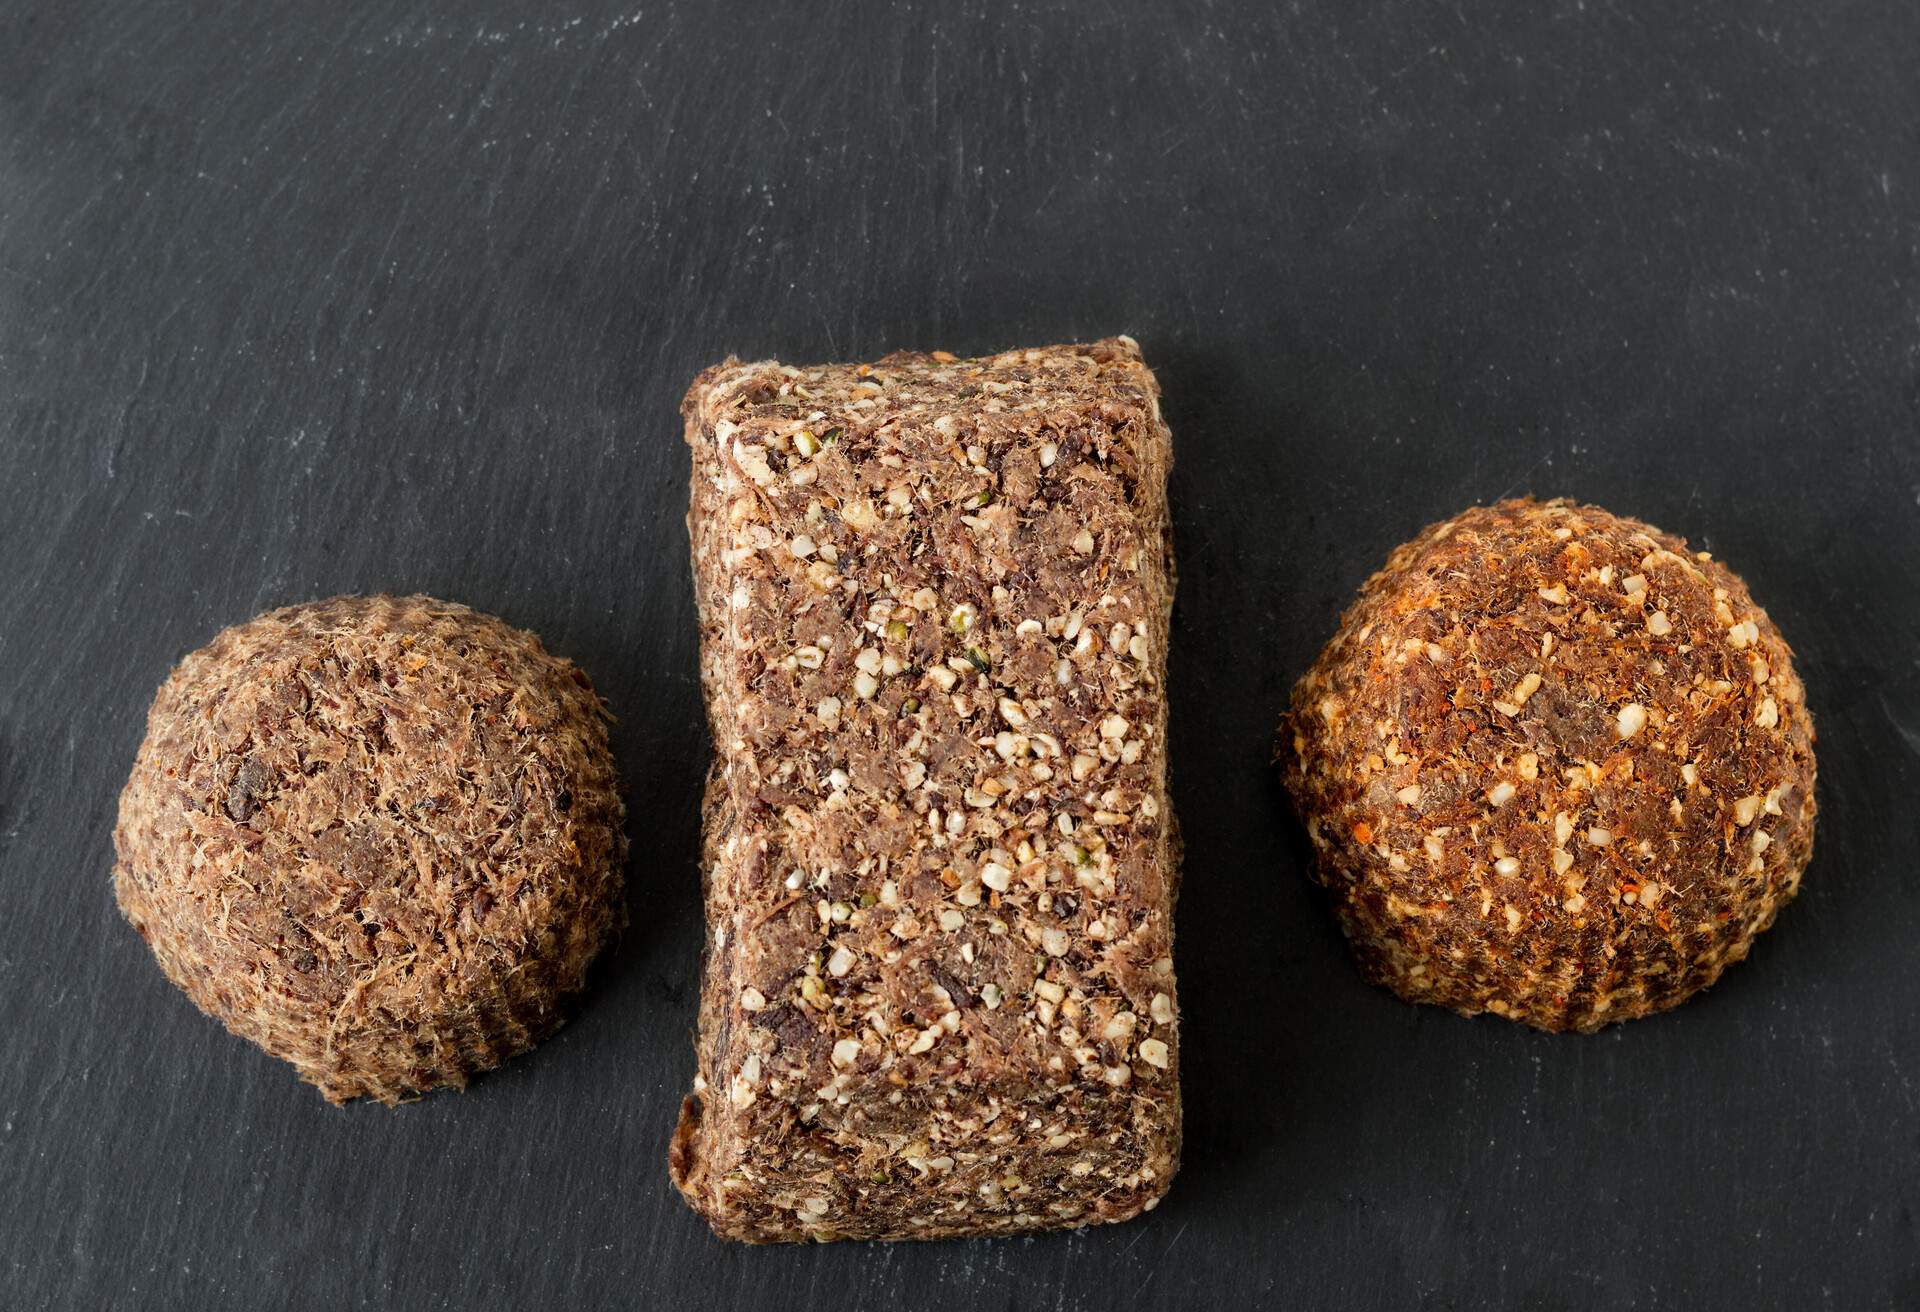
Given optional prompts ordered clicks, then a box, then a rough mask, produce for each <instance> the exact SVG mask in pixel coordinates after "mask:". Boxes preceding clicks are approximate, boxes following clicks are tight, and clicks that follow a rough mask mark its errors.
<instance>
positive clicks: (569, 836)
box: [114, 597, 626, 1103]
mask: <svg viewBox="0 0 1920 1312" xmlns="http://www.w3.org/2000/svg"><path fill="white" fill-rule="evenodd" d="M605 720H606V717H605V712H604V710H603V709H602V706H601V703H600V699H599V698H598V697H597V696H596V695H595V694H594V691H593V688H592V686H591V685H590V684H589V683H588V682H587V679H586V676H585V675H583V674H581V673H580V672H579V671H578V670H576V669H575V668H574V667H573V666H572V665H570V664H569V663H568V662H566V661H564V660H560V659H557V658H555V657H553V656H550V655H548V654H547V652H546V650H545V649H544V648H543V647H542V646H541V645H540V641H539V639H538V638H535V637H534V636H533V635H532V634H530V633H526V632H523V631H521V630H519V629H515V628H511V627H509V626H508V625H506V624H504V623H502V622H501V621H499V620H497V619H494V618H493V617H491V616H488V615H482V614H479V613H477V612H475V611H472V610H469V609H467V608H466V607H464V606H457V605H453V604H450V603H447V602H441V601H434V600H432V599H431V598H427V597H406V598H392V597H371V598H362V597H336V598H333V599H331V600H328V601H320V602H313V603H310V604H307V605H302V606H293V607H289V608H287V609H285V610H277V611H273V612H270V613H269V614H266V615H262V616H260V617H258V618H256V619H253V620H250V621H248V622H247V623H245V624H242V625H238V626H236V627H234V628H231V629H228V630H226V631H225V632H223V633H221V634H220V635H219V636H218V637H216V638H215V639H214V640H213V641H212V642H211V643H209V644H208V645H207V646H205V647H203V648H201V649H200V650H199V651H196V652H194V653H193V654H192V655H190V656H188V657H187V658H186V659H185V660H183V661H182V662H181V663H180V665H179V667H178V668H176V669H175V670H174V671H173V674H172V676H171V677H169V678H168V680H167V681H166V683H165V684H164V685H163V686H162V687H161V689H160V692H159V695H158V696H157V697H156V698H155V699H154V703H153V709H152V711H151V713H150V715H149V717H148V723H147V737H146V741H145V742H144V743H143V744H142V745H141V747H140V753H139V756H138V758H137V760H136V761H135V763H134V767H133V773H132V776H131V777H130V778H129V779H128V781H127V786H126V790H125V791H124V792H123V793H122V794H121V798H120V821H119V825H118V827H117V828H116V829H115V831H114V843H115V846H116V848H117V850H118V855H119V860H118V862H117V864H116V865H115V867H114V888H115V892H116V894H117V895H118V897H119V900H120V906H121V909H122V910H123V911H124V912H125V913H126V916H127V919H129V920H130V921H132V922H133V926H134V928H135V929H137V930H139V931H140V934H141V936H142V937H143V938H145V939H146V940H147V942H148V944H149V945H150V946H151V947H152V948H153V952H154V955H155V956H156V957H157V958H158V959H159V961H160V966H161V968H162V969H163V970H164V971H166V973H167V975H168V977H169V978H171V979H172V980H173V981H174V983H176V984H178V985H179V986H180V987H181V988H182V989H184V990H185V991H186V993H187V995H188V996H189V997H191V998H192V999H193V1000H194V1002H196V1003H197V1004H199V1006H200V1007H201V1009H202V1010H204V1011H206V1012H207V1013H208V1014H209V1015H212V1016H214V1017H217V1018H218V1019H219V1020H221V1021H223V1022H225V1023H226V1026H227V1028H228V1029H230V1030H232V1031H233V1032H234V1033H236V1034H239V1035H241V1036H243V1037H245V1038H248V1039H251V1040H253V1041H254V1042H255V1043H258V1044H259V1045H260V1046H261V1047H263V1048H265V1049H266V1050H267V1051H268V1052H271V1053H273V1054H274V1055H275V1056H277V1057H282V1058H285V1059H286V1060H287V1061H290V1062H292V1063H293V1065H294V1067H295V1068H296V1069H297V1070H298V1071H299V1073H300V1077H301V1078H302V1079H304V1080H307V1081H309V1082H311V1083H313V1084H316V1085H318V1086H319V1088H320V1091H321V1092H322V1093H323V1094H325V1095H326V1096H327V1097H328V1098H329V1099H331V1100H333V1101H335V1102H341V1101H345V1100H346V1099H349V1098H353V1097H358V1096H362V1095H366V1096H371V1097H375V1098H379V1099H381V1100H382V1101H384V1102H388V1103H392V1102H395V1101H397V1100H399V1099H401V1098H403V1097H406V1096H408V1095H411V1094H415V1093H419V1092H423V1091H425V1090H428V1089H432V1088H435V1087H437V1086H439V1085H443V1084H452V1085H464V1084H465V1083H466V1080H467V1077H468V1076H469V1075H471V1074H474V1073H476V1072H478V1071H482V1070H486V1069H489V1068H491V1067H493V1066H497V1065H498V1064H499V1063H500V1062H502V1061H504V1060H506V1059H507V1058H508V1057H511V1056H513V1055H514V1054H515V1053H518V1052H520V1051H522V1050H524V1049H526V1048H528V1047H530V1046H532V1045H533V1044H534V1043H535V1042H537V1041H538V1040H539V1039H541V1038H542V1037H544V1036H545V1035H546V1034H547V1033H549V1032H550V1031H551V1030H553V1029H554V1028H555V1027H556V1026H557V1025H558V1024H559V1023H560V1020H561V1012H560V1009H559V1001H560V996H561V995H562V994H564V993H566V992H569V991H571V990H574V989H577V988H579V987H580V984H581V981H582V977H583V976H584V974H585V971H586V967H587V963H588V962H589V961H591V960H592V958H593V956H594V954H595V953H596V952H598V951H599V949H600V946H601V944H602V943H603V942H604V941H605V940H606V938H607V937H608V935H609V933H610V932H611V931H612V930H613V929H614V927H615V924H616V922H617V921H618V919H619V917H620V898H619V888H620V877H621V869H622V866H623V864H624V861H625V854H626V843H625V839H624V837H623V836H622V833H621V823H622V818H623V815H624V809H623V807H622V804H621V801H620V797H619V791H618V785H617V781H616V778H615V774H614V768H613V762H612V758H611V755H610V753H609V751H608V746H607V732H606V722H605Z"/></svg>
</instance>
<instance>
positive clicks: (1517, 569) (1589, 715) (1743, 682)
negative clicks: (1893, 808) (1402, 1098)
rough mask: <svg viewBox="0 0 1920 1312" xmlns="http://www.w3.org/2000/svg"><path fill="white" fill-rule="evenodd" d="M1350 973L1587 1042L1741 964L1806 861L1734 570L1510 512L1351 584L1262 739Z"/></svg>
mask: <svg viewBox="0 0 1920 1312" xmlns="http://www.w3.org/2000/svg"><path fill="white" fill-rule="evenodd" d="M1280 742H1281V756H1282V760H1283V763H1284V769H1285V773H1286V782H1287V786H1288V788H1289V790H1290V791H1291V793H1292V794H1293V799H1294V803H1295V805H1296V807H1297V808H1298V810H1299V812H1300V815H1301V818H1302V819H1303V820H1304V822H1305V824H1306V826H1307V831H1308V833H1309V835H1310V836H1311V837H1312V839H1313V843H1314V847H1315V849H1316V855H1317V858H1318V878H1319V880H1320V882H1321V883H1323V884H1325V885H1326V887H1327V889H1328V890H1329V892H1330V893H1331V894H1332V897H1333V902H1334V905H1335V907H1336V909H1337V910H1338V912H1339V915H1340V920H1341V925H1342V928H1343V929H1344V930H1345V931H1346V935H1347V937H1348V939H1349V940H1350V941H1351V943H1352V945H1353V950H1354V954H1355V956H1356V957H1357V958H1358V960H1359V963H1360V968H1361V970H1362V972H1363V973H1364V974H1365V975H1366V976H1367V977H1368V978H1369V979H1371V980H1373V981H1374V982H1376V983H1379V984H1384V985H1386V986H1387V987H1388V988H1391V989H1392V990H1393V991H1394V992H1396V993H1398V994H1399V995H1400V996H1401V997H1403V998H1405V999H1407V1000H1408V1001H1411V1002H1432V1003H1437V1004H1439V1005H1441V1006H1445V1007H1451V1008H1453V1009H1454V1010H1456V1011H1459V1012H1462V1013H1466V1014H1473V1013H1477V1012H1482V1011H1490V1012H1493V1013H1495V1014H1496V1015H1500V1016H1506V1017H1509V1018H1511V1019H1514V1020H1520V1021H1525V1022H1526V1023H1527V1024H1529V1025H1535V1026H1538V1027H1540V1028H1542V1029H1549V1030H1567V1029H1574V1030H1586V1031H1591V1030H1596V1029H1599V1028H1600V1027H1601V1026H1603V1025H1606V1024H1608V1023H1609V1022H1611V1021H1617V1020H1627V1019H1630V1018H1632V1017H1636V1016H1645V1015H1647V1014H1649V1013H1651V1012H1656V1011H1662V1010H1664V1009H1666V1008H1668V1007H1672V1006H1675V1005H1677V1004H1678V1003H1680V1002H1682V1001H1684V1000H1686V999H1687V998H1688V997H1690V996H1692V995H1693V994H1694V993H1696V992H1698V991H1699V990H1700V989H1702V988H1705V987H1706V986H1707V985H1709V984H1711V983H1713V981H1714V980H1715V979H1716V978H1718V977H1719V974H1720V972H1721V971H1722V970H1723V969H1725V968H1726V966H1727V965H1728V964H1729V963H1730V962H1734V961H1738V960H1740V959H1741V958H1742V957H1744V956H1746V954H1747V949H1748V947H1749V946H1751V944H1752V942H1753V938H1754V935H1756V934H1758V933H1759V932H1760V931H1761V930H1763V929H1766V928H1767V927H1768V926H1769V925H1771V924H1772V923H1773V918H1774V916H1775V915H1776V914H1777V913H1778V912H1779V910H1780V908H1781V906H1783V905H1784V904H1785V903H1786V902H1787V901H1788V900H1789V899H1791V898H1792V897H1793V895H1794V893H1795V892H1797V891H1798V889H1799V887H1800V874H1801V871H1802V870H1804V869H1805V868H1806V864H1807V859H1808V857H1809V856H1810V855H1811V852H1812V847H1813V822H1814V761H1813V722H1812V720H1811V719H1810V718H1809V717H1808V714H1807V707H1806V699H1805V694H1804V690H1803V689H1802V687H1801V684H1800V680H1799V678H1798V677H1797V676H1796V675H1795V674H1794V670H1793V654H1792V652H1790V651H1789V650H1788V648H1787V644H1786V642H1785V641H1784V640H1783V639H1782V638H1781V636H1780V633H1779V630H1777V629H1776V628H1774V626H1773V622H1772V621H1771V620H1769V619H1768V618H1767V615H1766V612H1765V611H1763V610H1761V609H1760V608H1759V607H1758V606H1757V605H1755V604H1754V602H1753V598H1752V597H1750V596H1749V595H1748V594H1747V589H1746V585H1745V584H1743V583H1742V582H1741V581H1740V580H1739V579H1738V578H1737V577H1735V576H1734V574H1733V573H1732V571H1730V570H1728V569H1727V568H1726V566H1724V565H1722V564H1720V563H1719V562H1717V561H1715V560H1712V559H1710V558H1709V557H1708V555H1707V553H1705V552H1698V553H1696V552H1693V551H1689V550H1688V549H1687V545H1686V543H1685V542H1683V541H1682V540H1681V539H1679V538H1676V537H1673V536H1671V535H1670V534H1666V533H1662V532H1660V531H1659V530H1657V529H1654V528H1651V527H1649V526H1648V525H1646V524H1642V523H1640V522H1639V521H1637V520H1632V519H1622V518H1620V517H1619V516H1616V515H1610V514H1608V513H1607V512H1606V511H1604V510H1600V509H1598V508H1597V507H1594V506H1581V505H1574V504H1572V503H1569V502H1566V501H1552V502H1547V503H1544V504H1542V503H1539V502H1535V501H1531V500H1526V501H1506V502H1502V503H1500V504H1499V505H1495V506H1488V507H1484V508H1476V509H1473V510H1469V511H1467V512H1466V513H1465V514H1463V515H1461V516H1459V517H1458V518H1455V519H1451V520H1448V521H1446V522H1445V523H1442V524H1436V525H1434V526H1433V527H1432V528H1430V529H1428V530H1427V531H1426V532H1424V533H1422V534H1421V535H1420V536H1419V537H1418V538H1416V539H1414V540H1413V541H1412V542H1410V543H1408V544H1407V545H1405V546H1403V547H1401V548H1400V549H1399V550H1397V551H1395V552H1394V553H1393V555H1392V556H1391V557H1390V558H1389V559H1388V561H1387V564H1386V568H1385V569H1383V570H1381V571H1380V572H1379V573H1378V574H1375V575H1374V576H1373V577H1372V578H1371V579H1369V580H1368V581H1367V583H1366V585H1365V586H1364V587H1363V588H1362V589H1361V592H1360V599H1359V600H1358V601H1357V602H1356V603H1355V604H1354V605H1353V607H1352V608H1351V609H1350V610H1348V612H1347V613H1346V615H1345V617H1344V618H1343V619H1342V621H1341V625H1340V631H1339V633H1337V634H1336V635H1335V636H1334V639H1333V641H1332V642H1331V643H1329V644H1328V645H1327V648H1326V650H1325V651H1324V652H1322V653H1321V656H1320V659H1319V661H1318V663H1317V664H1315V665H1314V667H1313V669H1312V670H1311V671H1310V672H1309V673H1308V674H1307V676H1306V677H1305V678H1304V679H1302V680H1301V681H1300V683H1299V685H1298V686H1297V687H1296V688H1295V689H1294V694H1293V705H1292V709H1291V711H1290V712H1289V714H1288V716H1287V718H1286V720H1285V721H1284V722H1283V724H1282V728H1281V739H1280Z"/></svg>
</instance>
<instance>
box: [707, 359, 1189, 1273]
mask: <svg viewBox="0 0 1920 1312" xmlns="http://www.w3.org/2000/svg"><path fill="white" fill-rule="evenodd" d="M685 413H686V419H687V439H688V441H689V442H690V443H691V444H692V447H693V496H692V509H691V513H690V516H689V528H690V531H691V535H692V539H693V551H694V576H695V580H696V590H697V594H698V601H699V607H700V615H701V622H702V652H703V662H704V664H703V676H704V680H705V685H706V693H707V702H708V710H709V712H710V715H711V719H712V724H713V732H714V739H715V746H716V751H717V760H716V764H715V770H714V775H713V778H712V780H711V781H710V785H709V788H708V794H707V807H706V810H707V815H706V890H707V917H708V928H709V932H710V934H711V942H710V944H709V948H708V952H707V960H706V980H705V988H704V994H703V1002H702V1009H701V1035H700V1046H699V1075H698V1077H697V1080H696V1085H695V1093H694V1096H693V1097H691V1098H689V1099H688V1100H687V1104H686V1108H685V1111H684V1113H683V1116H682V1121H681V1126H680V1130H679V1133H678V1134H677V1136H676V1138H675V1142H674V1147H673V1155H672V1168H673V1175H674V1179H675V1181H676V1183H678V1184H679V1186H680V1188H681V1189H682V1191H683V1192H684V1193H685V1194H686V1196H687V1198H688V1200H689V1202H691V1203H692V1204H693V1206H694V1207H695V1208H697V1209H698V1210H699V1211H700V1212H701V1213H703V1214H704V1215H705V1216H706V1217H707V1219H708V1220H709V1221H710V1222H711V1223H712V1224H713V1226H714V1228H715V1229H716V1230H717V1231H719V1232H720V1233H721V1234H723V1235H727V1236H730V1237H734V1238H741V1239H750V1240H760V1241H766V1240H782V1239H800V1238H815V1239H829V1238H840V1237H858V1238H929V1237H937V1236H944V1235H962V1234H983V1233H1002V1232H1008V1231H1017V1230H1028V1229H1036V1228H1043V1227H1052V1226H1076V1225H1084V1224H1087V1223H1089V1222H1097V1221H1115V1220H1123V1219H1125V1218H1127V1217H1130V1216H1133V1215H1135V1214H1137V1213H1138V1212H1140V1211H1141V1210H1143V1209H1145V1208H1149V1207H1151V1206H1153V1204H1154V1203H1155V1202H1156V1201H1157V1200H1158V1199H1159V1197H1160V1196H1161V1194H1162V1193H1163V1192H1164V1191H1165V1189H1166V1187H1167V1183H1168V1180H1169V1178H1170V1177H1171V1175H1172V1173H1173V1171H1174V1169H1175V1165H1176V1163H1177V1159H1178V1150H1179V1126H1180V1104H1179V1090H1178V1082H1177V1074H1178V1042H1177V1038H1176V1020H1175V1001H1174V999H1175V993H1174V981H1173V967H1172V960H1171V950H1172V924H1171V916H1172V910H1173V900H1174V892H1175V880H1176V853H1175V846H1174V840H1173V829H1172V815H1171V812H1170V810H1169V808H1168V804H1167V792H1166V755H1165V742H1166V700H1165V696H1164V684H1163V677H1162V676H1163V671H1164V654H1165V651H1166V642H1167V621H1168V610H1169V606H1170V603H1171V598H1172V573H1171V561H1170V558H1169V554H1168V550H1169V539H1168V535H1167V510H1166V497H1165V483H1166V472H1167V464H1168V460H1169V446H1168V435H1167V430H1166V426H1165V424H1164V423H1163V422H1162V420H1161V418H1160V411H1159V403H1158V389H1157V387H1156V385H1155V382H1154V379H1153V375H1152V374H1151V373H1150V372H1149V371H1148V369H1147V368H1146V366H1145V365H1144V364H1143V363H1142V362H1141V359H1140V355H1139V349H1138V347H1137V346H1135V345H1134V343H1133V342H1132V341H1131V340H1129V339H1126V338H1117V339H1113V340H1109V341H1104V342H1099V343H1096V344H1094V345H1091V346H1072V347H1053V348H1048V349H1045V350H1033V351H1014V352H1008V353H1006V354H1003V355H998V356H993V357H990V358H986V359H979V360H956V359H954V358H953V357H951V356H948V355H946V354H944V353H935V354H933V355H909V354H901V355H894V356H889V357H887V358H886V359H884V360H880V361H878V362H876V363H874V364H872V365H859V366H850V365H837V366H827V367H819V368H810V369H796V368H790V367H787V366H782V365H778V364H771V363H763V364H739V363H736V362H731V361H730V362H728V363H727V364H724V365H721V366H718V367H716V368H713V369H710V370H708V371H707V372H705V373H704V374H702V375H701V376H700V377H699V379H697V380H696V381H695V383H694V385H693V388H692V390H691V391H690V392H689V393H688V395H687V400H686V405H685Z"/></svg>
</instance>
